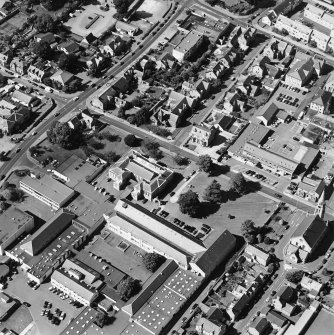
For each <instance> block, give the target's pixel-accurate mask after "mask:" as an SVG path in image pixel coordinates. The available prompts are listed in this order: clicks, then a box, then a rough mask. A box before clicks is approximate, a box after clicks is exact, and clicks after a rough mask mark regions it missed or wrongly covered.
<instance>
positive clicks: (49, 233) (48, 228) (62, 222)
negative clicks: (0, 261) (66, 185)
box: [21, 209, 76, 256]
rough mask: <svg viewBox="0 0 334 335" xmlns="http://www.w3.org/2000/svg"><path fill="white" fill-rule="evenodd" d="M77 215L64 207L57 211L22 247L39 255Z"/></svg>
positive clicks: (30, 252) (31, 253)
mask: <svg viewBox="0 0 334 335" xmlns="http://www.w3.org/2000/svg"><path fill="white" fill-rule="evenodd" d="M75 217H76V215H75V214H73V213H71V212H70V211H66V210H64V209H61V210H59V211H57V212H56V214H55V215H54V216H53V217H52V218H51V219H50V220H49V221H48V222H46V223H45V224H44V225H43V226H42V227H40V228H39V229H38V230H37V231H36V232H35V233H34V234H33V235H31V236H30V237H29V238H28V240H27V242H25V243H23V244H22V245H21V249H23V250H25V251H26V252H28V253H29V254H30V255H33V256H35V255H37V254H38V253H39V252H40V251H42V250H43V249H44V248H45V247H46V246H47V245H48V244H49V243H50V242H51V241H52V240H54V239H55V238H57V236H58V235H59V234H60V233H62V232H63V231H64V230H65V229H66V228H67V227H68V226H69V225H70V224H71V222H72V220H73V219H75Z"/></svg>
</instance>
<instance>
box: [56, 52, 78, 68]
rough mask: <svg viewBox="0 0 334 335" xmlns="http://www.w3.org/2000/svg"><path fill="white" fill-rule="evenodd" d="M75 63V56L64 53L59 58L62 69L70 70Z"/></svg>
mask: <svg viewBox="0 0 334 335" xmlns="http://www.w3.org/2000/svg"><path fill="white" fill-rule="evenodd" d="M74 65H75V56H74V55H66V54H65V53H62V54H61V55H60V57H59V59H58V66H59V68H60V69H62V70H66V71H68V70H70V69H71V68H73V66H74Z"/></svg>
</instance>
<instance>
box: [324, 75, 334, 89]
mask: <svg viewBox="0 0 334 335" xmlns="http://www.w3.org/2000/svg"><path fill="white" fill-rule="evenodd" d="M324 90H325V91H327V92H331V93H333V92H334V71H332V72H331V73H330V75H329V76H328V78H327V80H326V83H325V86H324Z"/></svg>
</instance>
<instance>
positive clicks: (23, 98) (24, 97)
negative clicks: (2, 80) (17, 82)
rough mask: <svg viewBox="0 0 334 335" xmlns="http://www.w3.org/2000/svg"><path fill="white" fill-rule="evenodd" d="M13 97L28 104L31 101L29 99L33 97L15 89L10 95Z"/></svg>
mask: <svg viewBox="0 0 334 335" xmlns="http://www.w3.org/2000/svg"><path fill="white" fill-rule="evenodd" d="M12 98H13V99H16V100H18V101H21V102H23V103H25V104H27V105H29V104H30V103H31V101H32V100H33V99H34V98H33V97H32V96H31V95H29V94H27V93H24V92H22V91H19V90H16V91H15V92H14V93H13V95H12Z"/></svg>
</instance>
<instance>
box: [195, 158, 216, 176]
mask: <svg viewBox="0 0 334 335" xmlns="http://www.w3.org/2000/svg"><path fill="white" fill-rule="evenodd" d="M197 165H198V167H199V168H200V170H202V171H204V172H207V173H210V172H211V171H212V168H213V162H212V159H211V157H210V156H209V155H201V156H199V157H198V161H197Z"/></svg>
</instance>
